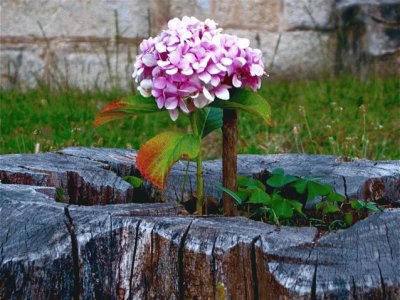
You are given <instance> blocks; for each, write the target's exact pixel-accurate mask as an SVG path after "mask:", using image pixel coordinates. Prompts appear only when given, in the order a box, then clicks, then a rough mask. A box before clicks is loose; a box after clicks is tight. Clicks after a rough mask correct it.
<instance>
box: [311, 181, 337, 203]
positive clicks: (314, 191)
mask: <svg viewBox="0 0 400 300" xmlns="http://www.w3.org/2000/svg"><path fill="white" fill-rule="evenodd" d="M307 191H308V194H307V200H308V201H310V200H313V199H315V197H317V196H326V195H328V194H329V193H330V191H331V187H330V185H329V184H326V183H324V184H319V183H318V182H314V181H311V180H310V181H308V183H307Z"/></svg>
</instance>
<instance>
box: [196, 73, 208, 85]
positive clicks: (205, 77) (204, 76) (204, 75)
mask: <svg viewBox="0 0 400 300" xmlns="http://www.w3.org/2000/svg"><path fill="white" fill-rule="evenodd" d="M199 79H200V80H201V81H203V82H204V83H205V84H207V83H209V82H210V80H211V75H210V74H208V73H207V72H203V73H200V74H199Z"/></svg>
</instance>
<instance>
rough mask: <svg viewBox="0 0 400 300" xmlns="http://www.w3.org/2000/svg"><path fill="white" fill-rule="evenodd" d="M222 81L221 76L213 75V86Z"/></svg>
mask: <svg viewBox="0 0 400 300" xmlns="http://www.w3.org/2000/svg"><path fill="white" fill-rule="evenodd" d="M220 83H221V78H220V77H219V76H213V77H212V79H211V85H212V86H214V87H215V86H218V85H219V84H220Z"/></svg>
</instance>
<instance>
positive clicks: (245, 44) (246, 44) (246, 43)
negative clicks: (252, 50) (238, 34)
mask: <svg viewBox="0 0 400 300" xmlns="http://www.w3.org/2000/svg"><path fill="white" fill-rule="evenodd" d="M237 45H238V46H239V47H240V48H242V49H244V48H248V47H249V46H250V41H249V40H248V39H238V41H237Z"/></svg>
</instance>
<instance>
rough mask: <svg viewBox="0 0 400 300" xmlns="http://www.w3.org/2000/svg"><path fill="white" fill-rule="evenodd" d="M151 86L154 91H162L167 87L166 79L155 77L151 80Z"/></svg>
mask: <svg viewBox="0 0 400 300" xmlns="http://www.w3.org/2000/svg"><path fill="white" fill-rule="evenodd" d="M153 85H154V87H155V88H156V89H160V90H161V89H163V88H165V87H166V86H167V79H165V77H157V78H155V79H154V80H153Z"/></svg>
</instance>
